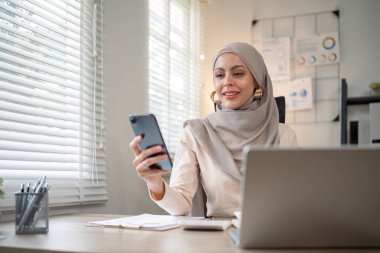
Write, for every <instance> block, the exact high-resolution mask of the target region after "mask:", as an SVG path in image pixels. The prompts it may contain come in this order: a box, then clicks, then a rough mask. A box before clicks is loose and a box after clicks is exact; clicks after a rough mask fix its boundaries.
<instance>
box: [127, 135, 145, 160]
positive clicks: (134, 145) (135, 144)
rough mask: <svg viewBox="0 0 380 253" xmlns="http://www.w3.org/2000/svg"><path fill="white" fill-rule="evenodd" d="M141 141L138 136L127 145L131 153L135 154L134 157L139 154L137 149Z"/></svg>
mask: <svg viewBox="0 0 380 253" xmlns="http://www.w3.org/2000/svg"><path fill="white" fill-rule="evenodd" d="M141 140H142V136H141V135H138V136H136V137H135V138H133V140H132V141H131V142H130V143H129V147H130V148H131V149H132V151H133V153H135V155H136V156H137V155H139V154H140V153H141V149H140V147H139V144H140V142H141Z"/></svg>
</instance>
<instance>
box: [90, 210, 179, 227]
mask: <svg viewBox="0 0 380 253" xmlns="http://www.w3.org/2000/svg"><path fill="white" fill-rule="evenodd" d="M87 226H94V227H98V226H101V227H119V228H132V229H144V230H168V229H172V228H177V227H179V221H178V218H177V217H174V216H170V215H153V214H141V215H137V216H129V217H123V218H118V219H111V220H103V221H90V222H88V223H87Z"/></svg>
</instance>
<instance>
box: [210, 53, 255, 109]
mask: <svg viewBox="0 0 380 253" xmlns="http://www.w3.org/2000/svg"><path fill="white" fill-rule="evenodd" d="M255 87H256V88H258V85H257V84H256V82H255V79H254V78H253V76H252V74H251V72H250V71H249V69H248V68H247V66H246V65H245V64H244V63H243V62H242V61H241V60H240V58H239V57H238V56H236V55H235V54H233V53H224V54H222V55H221V56H219V58H218V59H217V60H216V62H215V67H214V88H215V91H216V94H217V95H218V97H219V99H220V101H221V102H222V104H223V106H225V107H227V108H229V109H237V108H239V107H241V106H243V105H244V104H245V103H247V102H248V100H249V99H251V98H252V95H253V91H254V89H255Z"/></svg>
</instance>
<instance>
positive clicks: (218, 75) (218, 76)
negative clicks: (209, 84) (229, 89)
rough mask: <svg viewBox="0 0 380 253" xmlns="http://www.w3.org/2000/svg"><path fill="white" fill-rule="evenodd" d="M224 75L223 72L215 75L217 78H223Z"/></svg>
mask: <svg viewBox="0 0 380 253" xmlns="http://www.w3.org/2000/svg"><path fill="white" fill-rule="evenodd" d="M223 76H224V75H223V74H222V73H217V74H215V77H216V78H222V77H223Z"/></svg>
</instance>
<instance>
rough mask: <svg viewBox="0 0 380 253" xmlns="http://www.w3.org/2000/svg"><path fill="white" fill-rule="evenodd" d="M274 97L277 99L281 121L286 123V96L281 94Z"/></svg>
mask: <svg viewBox="0 0 380 253" xmlns="http://www.w3.org/2000/svg"><path fill="white" fill-rule="evenodd" d="M274 99H275V100H276V104H277V108H278V116H279V122H280V123H285V112H286V105H285V97H284V96H279V97H275V98H274Z"/></svg>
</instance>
